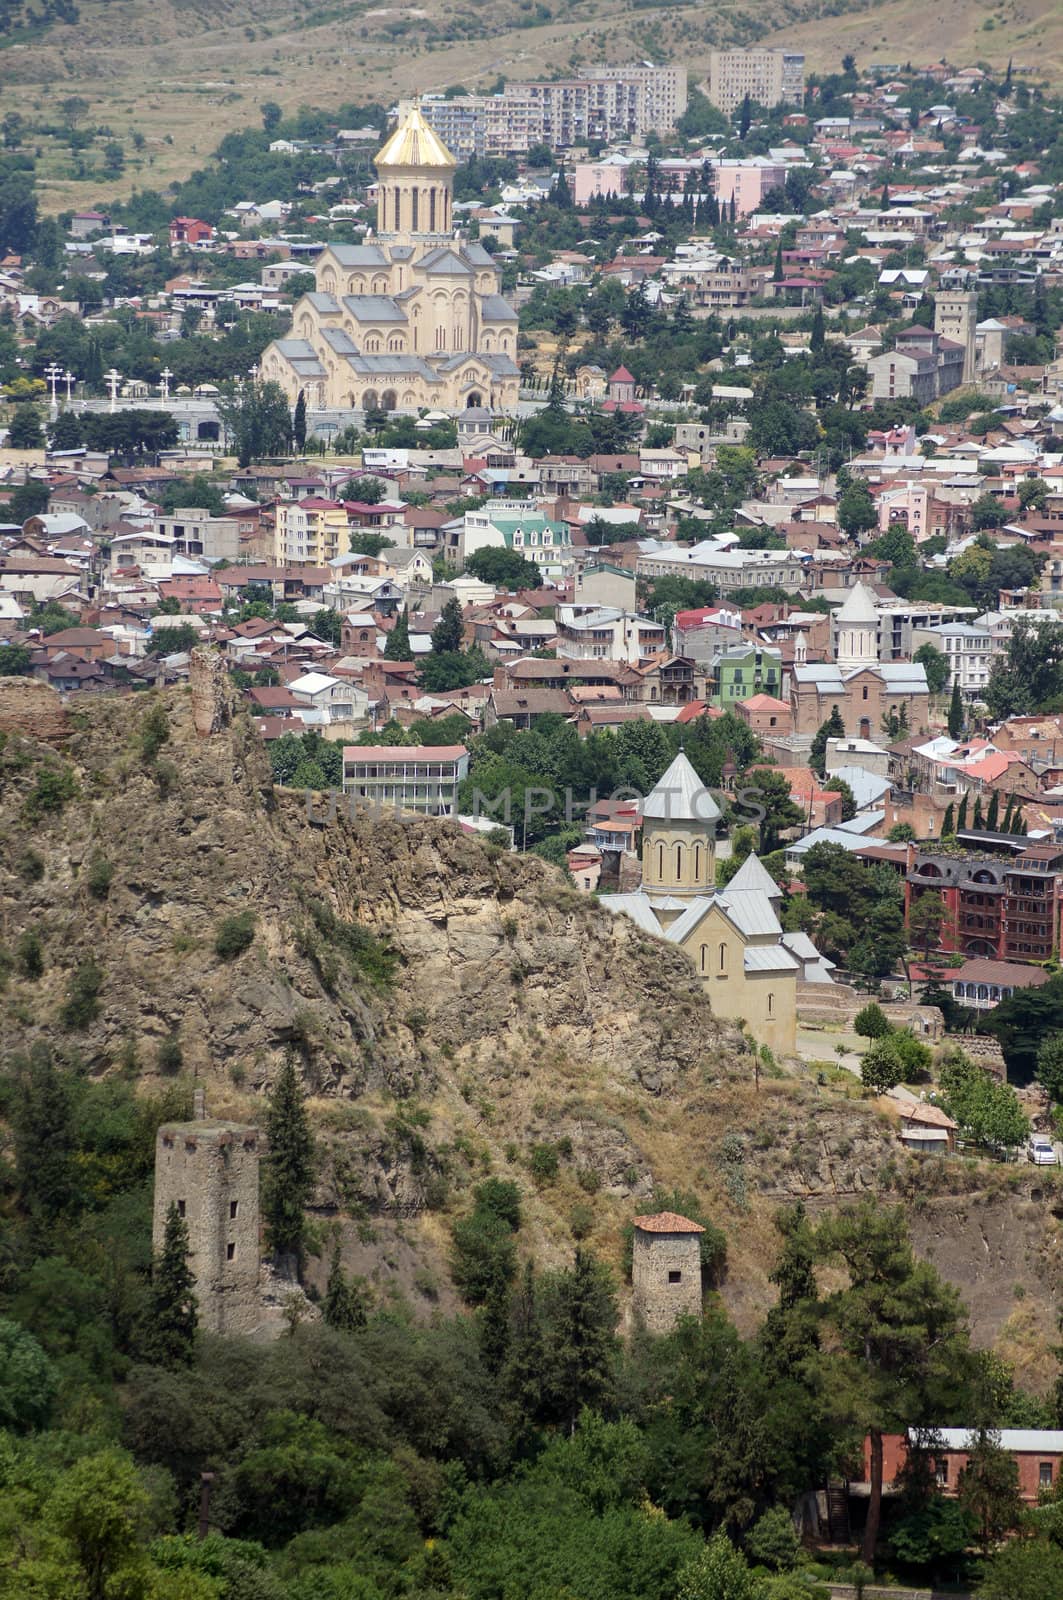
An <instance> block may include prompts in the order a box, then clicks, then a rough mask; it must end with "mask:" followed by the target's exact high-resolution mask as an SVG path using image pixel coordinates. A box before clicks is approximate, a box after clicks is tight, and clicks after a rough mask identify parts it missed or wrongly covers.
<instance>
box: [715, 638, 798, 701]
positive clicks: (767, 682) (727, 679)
mask: <svg viewBox="0 0 1063 1600" xmlns="http://www.w3.org/2000/svg"><path fill="white" fill-rule="evenodd" d="M709 672H710V674H711V681H710V687H709V697H710V699H711V700H712V702H713V704H714V705H718V706H734V705H737V704H738V702H739V701H740V700H748V699H749V697H750V695H754V694H771V695H776V696H781V694H782V651H781V650H766V649H764V647H763V646H757V645H753V644H736V645H731V646H730V648H729V649H727V650H721V651H719V652H718V653H717V654H716V655H714V656H713V658H712V660H711V662H710V663H709Z"/></svg>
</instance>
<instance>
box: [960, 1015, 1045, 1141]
mask: <svg viewBox="0 0 1063 1600" xmlns="http://www.w3.org/2000/svg"><path fill="white" fill-rule="evenodd" d="M1045 987H1046V988H1047V987H1048V985H1047V984H1046V985H1045ZM994 1020H996V1019H994ZM940 1084H941V1090H942V1093H943V1095H944V1096H945V1105H946V1107H947V1109H948V1111H949V1114H950V1116H953V1117H955V1119H956V1121H957V1122H958V1123H959V1125H960V1127H961V1128H962V1129H963V1131H964V1133H965V1134H966V1135H967V1136H968V1137H969V1138H971V1139H974V1140H976V1141H977V1142H978V1143H980V1144H987V1145H992V1146H996V1147H998V1148H1004V1149H1014V1148H1015V1147H1016V1146H1018V1145H1020V1144H1022V1143H1023V1142H1024V1141H1025V1139H1026V1138H1027V1137H1028V1135H1029V1132H1030V1120H1029V1118H1028V1117H1027V1116H1026V1113H1025V1112H1024V1111H1023V1109H1022V1106H1021V1105H1020V1103H1019V1099H1018V1096H1017V1095H1016V1093H1015V1090H1014V1089H1013V1088H1012V1087H1011V1085H1010V1084H1008V1083H1000V1082H998V1081H997V1079H996V1078H994V1077H992V1075H991V1074H990V1073H988V1072H986V1071H985V1069H984V1068H983V1067H980V1066H978V1065H977V1064H976V1063H975V1062H973V1061H971V1060H970V1059H969V1058H968V1057H967V1056H965V1055H963V1054H962V1052H961V1053H960V1054H959V1056H958V1057H957V1058H956V1059H955V1060H954V1061H951V1062H949V1063H948V1064H947V1065H946V1066H945V1067H943V1068H942V1071H941V1075H940Z"/></svg>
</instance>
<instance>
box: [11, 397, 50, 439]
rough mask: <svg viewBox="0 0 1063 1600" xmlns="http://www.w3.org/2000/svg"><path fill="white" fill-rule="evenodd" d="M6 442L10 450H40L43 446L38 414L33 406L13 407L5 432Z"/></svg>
mask: <svg viewBox="0 0 1063 1600" xmlns="http://www.w3.org/2000/svg"><path fill="white" fill-rule="evenodd" d="M7 442H8V444H9V445H10V446H11V448H12V450H40V449H42V448H43V446H44V433H43V431H42V429H41V417H40V412H39V411H37V409H36V407H34V406H27V405H21V406H16V407H15V414H14V416H13V417H12V418H11V422H10V425H9V427H8V430H7Z"/></svg>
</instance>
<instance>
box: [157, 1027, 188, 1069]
mask: <svg viewBox="0 0 1063 1600" xmlns="http://www.w3.org/2000/svg"><path fill="white" fill-rule="evenodd" d="M182 1060H183V1057H182V1053H181V1041H180V1040H179V1039H178V1038H177V1036H176V1035H175V1034H172V1033H171V1034H170V1035H169V1036H168V1037H167V1038H165V1039H163V1040H161V1041H160V1043H159V1052H158V1055H157V1057H156V1064H157V1065H158V1068H159V1071H160V1072H180V1070H181V1062H182Z"/></svg>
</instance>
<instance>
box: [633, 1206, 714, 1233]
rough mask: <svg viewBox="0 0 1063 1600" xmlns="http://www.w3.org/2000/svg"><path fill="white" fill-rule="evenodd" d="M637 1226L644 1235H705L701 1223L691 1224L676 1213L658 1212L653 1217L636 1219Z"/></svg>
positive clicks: (688, 1219) (687, 1219)
mask: <svg viewBox="0 0 1063 1600" xmlns="http://www.w3.org/2000/svg"><path fill="white" fill-rule="evenodd" d="M635 1226H636V1228H638V1229H639V1231H640V1232H642V1233H704V1232H705V1229H704V1228H703V1227H702V1226H701V1224H700V1222H691V1220H690V1218H689V1217H681V1216H680V1215H679V1213H678V1212H676V1211H658V1212H656V1213H655V1215H654V1216H652V1217H636V1218H635Z"/></svg>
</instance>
